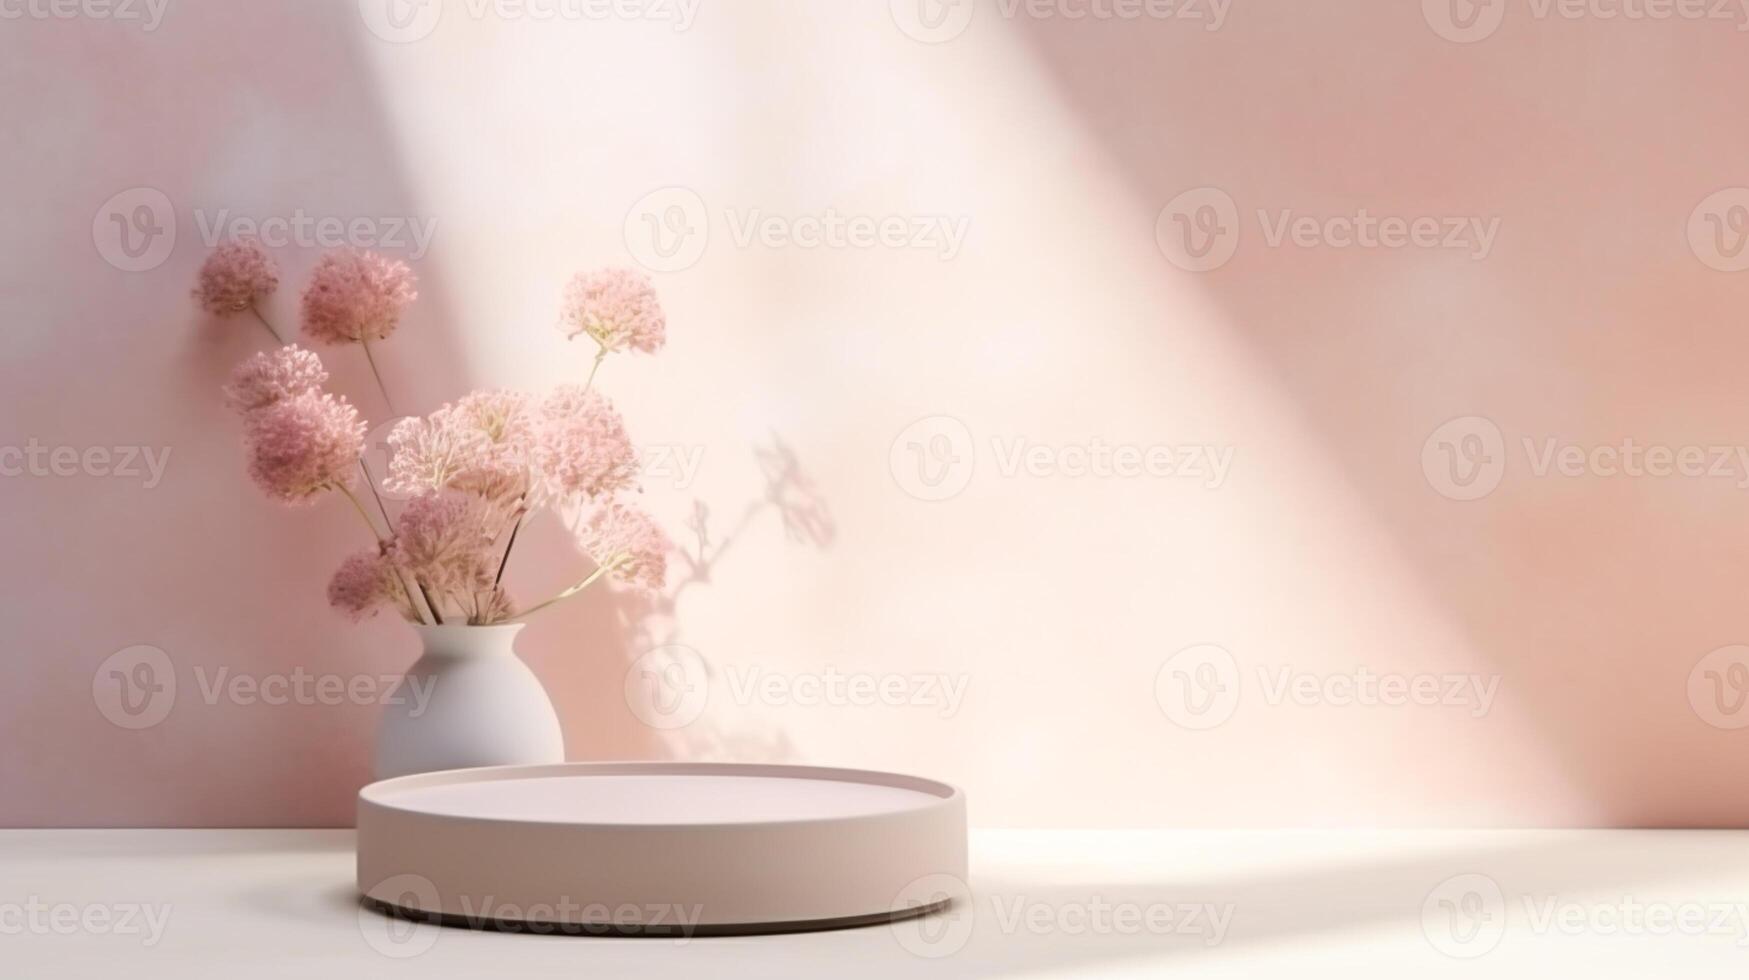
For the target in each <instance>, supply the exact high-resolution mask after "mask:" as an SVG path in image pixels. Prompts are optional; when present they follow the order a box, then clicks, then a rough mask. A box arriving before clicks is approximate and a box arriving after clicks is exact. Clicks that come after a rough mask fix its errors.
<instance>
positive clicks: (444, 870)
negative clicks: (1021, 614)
mask: <svg viewBox="0 0 1749 980" xmlns="http://www.w3.org/2000/svg"><path fill="white" fill-rule="evenodd" d="M965 879H966V816H965V796H964V794H962V793H961V792H960V791H959V790H957V789H955V788H954V787H952V786H948V785H946V784H944V783H938V782H934V781H932V780H927V779H920V778H917V777H914V776H902V775H897V774H893V773H882V772H870V771H863V770H856V769H827V768H817V767H811V766H779V765H744V764H732V763H679V762H675V763H661V762H658V763H647V762H612V763H567V764H563V765H551V766H501V767H491V768H484V769H458V770H451V771H446V772H433V773H422V774H419V775H414V776H402V777H399V778H396V779H387V780H383V781H381V782H377V783H372V784H371V785H369V786H366V787H365V788H364V789H362V790H360V791H359V794H358V889H359V892H360V894H361V896H362V898H363V901H364V902H365V903H366V904H367V905H370V906H372V907H374V908H377V909H378V910H379V911H383V912H386V913H389V914H393V915H401V916H408V917H413V918H417V919H420V920H425V921H435V922H441V923H444V924H446V925H456V926H467V927H472V928H486V929H499V930H509V931H526V932H536V933H568V934H578V935H650V936H709V935H736V934H751V933H767V932H803V931H810V930H816V929H835V928H842V927H846V926H856V925H867V924H871V923H876V922H885V921H890V920H892V919H895V918H903V917H906V916H913V915H923V914H927V913H929V912H932V911H935V910H937V909H940V908H942V907H944V906H946V905H948V904H951V903H952V902H954V901H957V900H961V899H963V898H964V895H963V890H964V887H965V886H964V883H965Z"/></svg>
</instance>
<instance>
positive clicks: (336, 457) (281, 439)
mask: <svg viewBox="0 0 1749 980" xmlns="http://www.w3.org/2000/svg"><path fill="white" fill-rule="evenodd" d="M243 432H244V442H245V445H246V446H247V448H248V454H249V476H250V477H252V478H253V479H254V480H255V484H256V485H257V486H259V487H260V488H261V489H262V490H263V491H264V492H265V493H266V494H267V495H268V496H270V497H273V498H274V499H276V500H280V501H283V502H285V503H288V504H307V503H312V502H313V501H314V500H315V498H316V496H317V495H318V494H320V493H322V492H323V491H324V490H332V489H337V488H345V487H350V486H351V485H352V475H353V471H354V469H355V468H356V467H357V466H358V458H359V456H360V455H361V454H362V453H363V452H364V432H365V424H364V423H363V422H362V421H360V420H359V418H358V410H357V409H355V408H353V407H352V406H351V405H350V404H348V403H347V401H346V399H344V398H340V397H337V396H335V395H331V394H329V393H327V392H324V391H306V392H303V393H301V394H297V395H292V396H291V397H289V398H282V399H280V400H278V401H276V402H274V403H272V404H271V405H268V406H266V407H265V408H258V409H255V410H254V411H251V412H249V413H247V414H246V415H245V416H244V419H243Z"/></svg>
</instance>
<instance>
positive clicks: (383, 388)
mask: <svg viewBox="0 0 1749 980" xmlns="http://www.w3.org/2000/svg"><path fill="white" fill-rule="evenodd" d="M358 346H360V347H363V348H364V360H365V363H367V364H369V365H370V373H371V377H373V378H376V379H377V390H378V391H380V392H382V393H383V404H384V405H387V406H388V407H389V414H390V415H397V416H398V415H400V414H401V413H400V412H397V411H395V400H394V399H393V398H390V397H389V386H388V385H385V384H383V375H382V372H381V371H378V370H377V359H376V358H375V357H374V356H372V354H371V352H370V341H368V340H360V341H359V342H358Z"/></svg>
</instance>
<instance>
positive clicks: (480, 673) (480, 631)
mask: <svg viewBox="0 0 1749 980" xmlns="http://www.w3.org/2000/svg"><path fill="white" fill-rule="evenodd" d="M522 626H523V624H521V623H505V624H500V625H497V626H415V627H413V628H414V629H415V630H417V631H418V633H419V638H420V640H421V641H422V642H423V643H424V645H425V652H424V654H423V655H421V656H420V658H419V659H418V661H416V662H415V663H414V664H413V666H412V667H410V668H408V669H407V673H406V675H405V676H404V677H402V678H401V681H400V683H399V684H397V685H396V686H395V690H394V692H393V695H392V696H391V697H390V698H389V699H388V703H387V704H385V705H384V706H383V715H382V721H381V723H380V725H379V727H378V728H377V750H376V778H378V779H389V778H392V777H395V776H405V775H408V774H409V773H415V772H433V771H435V770H439V769H467V768H471V767H473V766H506V765H540V764H545V763H553V762H564V761H565V737H564V734H563V732H561V731H560V729H559V716H558V713H557V712H555V711H554V710H553V702H552V701H550V700H549V699H548V698H547V692H546V689H545V688H543V687H541V683H540V679H539V678H537V677H535V675H534V671H532V670H529V669H528V665H527V664H525V663H523V662H522V658H521V657H518V656H517V655H516V652H515V650H514V649H512V647H513V645H514V643H515V640H516V634H517V633H519V632H521V631H522Z"/></svg>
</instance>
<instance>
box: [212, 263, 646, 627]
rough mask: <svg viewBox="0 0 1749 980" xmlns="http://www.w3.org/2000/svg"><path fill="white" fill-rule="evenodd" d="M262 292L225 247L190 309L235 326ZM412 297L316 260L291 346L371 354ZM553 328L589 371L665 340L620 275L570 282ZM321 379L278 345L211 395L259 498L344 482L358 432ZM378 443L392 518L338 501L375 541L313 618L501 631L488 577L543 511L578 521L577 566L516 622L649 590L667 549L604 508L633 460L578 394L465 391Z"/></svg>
mask: <svg viewBox="0 0 1749 980" xmlns="http://www.w3.org/2000/svg"><path fill="white" fill-rule="evenodd" d="M277 284H278V278H277V273H276V272H275V271H274V269H273V265H272V261H271V259H269V258H268V257H267V255H266V253H265V252H264V251H262V250H261V249H260V247H259V246H258V245H256V244H254V243H250V242H238V243H231V244H228V245H226V246H223V247H221V248H220V249H218V250H217V251H215V252H214V253H213V255H212V256H211V257H209V258H208V260H207V262H206V264H205V265H204V266H203V267H202V269H201V280H200V287H199V288H198V289H197V290H196V295H197V297H198V298H199V299H200V302H201V305H202V306H203V307H205V308H206V309H208V310H209V311H212V312H214V313H235V312H239V311H241V310H246V309H249V308H250V307H251V306H253V304H254V303H255V302H256V301H258V300H259V299H260V298H262V297H263V296H265V295H267V294H268V293H271V292H272V290H273V289H274V288H275V287H276V286H277ZM415 296H416V293H415V282H414V276H413V271H412V270H411V269H410V268H408V267H407V266H406V265H405V264H404V263H401V262H398V261H394V260H391V259H386V258H384V257H382V256H378V255H373V254H371V253H368V252H363V251H359V250H347V251H339V252H333V253H329V254H328V255H325V256H323V257H322V259H321V260H320V262H319V263H318V264H317V266H316V268H315V270H314V272H313V273H312V274H311V279H310V282H309V284H308V285H307V286H306V287H305V289H304V292H303V332H304V334H305V335H306V336H308V337H310V338H312V339H314V340H318V341H322V342H325V343H354V342H368V341H371V340H381V339H383V338H385V337H387V336H388V335H389V334H390V333H391V332H393V331H394V329H395V327H396V324H397V323H398V321H399V318H400V315H401V312H402V310H403V309H404V308H405V307H406V305H407V304H408V303H410V302H411V301H412V300H413V299H414V298H415ZM564 320H565V323H566V325H567V332H568V333H569V334H570V335H571V336H577V335H579V334H587V335H588V336H589V337H591V338H592V339H594V340H595V341H596V343H597V344H598V345H599V346H600V350H599V351H598V352H597V357H596V362H595V367H596V368H599V367H600V364H601V361H602V359H603V358H605V357H606V355H607V354H608V353H610V352H615V351H625V350H634V351H643V352H654V351H656V350H659V349H660V348H661V347H662V345H663V343H664V340H665V334H666V329H667V326H666V320H665V317H664V315H663V313H662V308H661V305H660V304H659V303H658V302H657V299H656V294H655V290H654V288H653V287H652V286H651V284H650V281H649V279H648V278H647V277H645V276H643V275H641V274H639V273H635V272H630V271H626V270H606V271H602V272H595V273H587V274H581V275H578V276H576V277H575V278H573V279H572V280H571V282H570V284H569V285H568V286H567V288H566V294H565V312H564ZM366 353H368V350H367V351H366ZM372 366H373V369H374V364H373V365H372ZM328 377H329V376H328V372H327V370H326V369H325V368H324V367H323V365H322V362H321V359H320V358H318V357H317V356H316V355H315V354H314V353H312V352H310V351H308V350H305V349H303V348H301V347H297V346H287V347H282V348H279V349H277V350H274V351H270V352H264V353H258V354H255V355H254V356H252V357H250V358H249V359H248V360H246V361H244V362H243V363H242V364H240V365H238V367H237V368H236V370H235V371H234V372H233V373H232V377H231V382H230V384H228V385H227V386H226V387H225V399H226V402H227V403H228V404H229V405H230V406H231V407H232V408H234V409H235V410H237V411H238V412H239V413H240V414H241V415H242V416H243V419H244V440H245V446H246V449H247V454H248V460H249V473H250V476H251V477H252V478H253V479H254V480H255V482H256V483H257V484H258V485H259V486H260V487H261V488H262V490H263V491H265V492H266V493H267V494H268V495H269V496H271V497H273V498H275V499H278V500H281V501H284V502H287V503H292V504H302V503H308V502H311V501H313V500H314V499H315V498H316V497H317V496H318V495H319V494H321V493H323V492H324V491H327V490H331V489H338V490H342V491H346V492H347V493H348V495H350V487H351V485H352V483H353V479H354V474H355V472H359V471H363V465H362V463H361V456H362V452H363V443H364V434H365V428H366V427H365V424H364V422H363V421H361V420H360V419H359V417H358V412H357V410H356V409H354V408H353V407H352V405H350V404H349V403H348V402H347V401H346V399H344V398H341V397H338V396H336V395H333V394H330V393H328V392H326V391H324V390H323V386H324V385H325V384H326V383H327V382H328ZM593 379H594V372H593V370H592V371H591V373H590V375H589V380H590V381H593ZM388 446H389V453H390V456H389V464H388V474H387V476H386V478H385V479H384V480H383V481H382V486H383V488H384V489H385V490H387V491H389V492H390V493H392V494H397V495H399V496H401V497H404V498H406V503H405V505H404V506H403V507H402V508H401V509H400V512H399V513H398V514H395V513H393V512H392V511H391V510H390V509H389V508H387V507H386V506H383V505H382V502H381V500H380V499H379V500H377V503H378V505H379V507H378V511H377V513H379V514H380V515H381V518H382V521H383V525H384V526H385V527H386V529H387V530H386V533H385V532H384V531H382V530H380V529H379V527H378V523H377V521H375V520H373V519H372V516H371V514H370V513H369V512H366V511H365V510H364V504H363V503H362V502H361V501H360V500H359V499H358V498H356V497H354V499H353V503H354V504H357V505H358V506H359V511H360V514H361V515H362V516H363V517H364V520H365V521H366V522H367V523H369V524H370V526H371V531H372V534H373V536H379V541H378V543H377V546H376V547H374V548H372V549H370V550H367V551H363V552H359V553H357V554H354V555H352V556H350V557H348V558H347V559H346V560H345V561H344V562H343V563H342V564H341V566H340V568H339V569H338V570H336V572H335V573H334V576H333V578H332V579H331V580H330V581H329V583H328V600H329V602H330V604H332V605H333V606H334V608H335V609H337V610H339V611H340V612H342V613H344V614H345V615H347V616H349V617H352V618H353V619H362V618H364V617H367V616H370V615H373V614H374V613H375V612H376V611H377V610H379V609H381V608H382V607H384V606H393V607H394V608H396V609H397V610H398V611H399V612H400V613H401V615H402V616H403V617H405V618H407V619H409V620H412V621H415V622H426V621H431V622H449V621H453V618H455V617H461V618H464V619H465V621H466V622H468V623H470V624H484V623H495V622H503V621H505V620H508V619H511V618H512V617H514V616H515V615H516V614H517V613H516V607H515V605H514V604H513V603H512V602H511V600H510V597H509V595H508V594H507V593H506V592H505V590H504V588H503V587H502V585H501V580H502V578H503V576H504V569H505V565H506V563H507V561H508V560H509V555H510V550H511V548H512V546H513V545H514V544H515V542H516V539H517V535H518V533H519V532H521V531H522V530H523V525H524V521H525V518H526V517H527V516H528V514H529V513H530V511H532V510H533V509H535V508H537V507H543V506H553V507H565V508H569V507H572V506H575V507H583V506H589V507H592V508H593V511H592V513H591V514H590V516H589V517H588V518H587V519H586V520H585V521H584V522H583V523H582V524H581V525H580V526H579V527H578V529H577V532H576V535H577V540H578V543H579V545H580V546H581V548H582V549H583V551H584V552H585V553H586V555H587V557H588V558H589V559H590V561H592V562H593V563H594V569H593V573H592V574H590V575H588V576H587V577H586V578H584V579H582V581H580V582H579V583H578V584H577V585H575V586H573V587H572V588H570V589H567V590H564V591H563V592H561V593H559V595H557V596H555V597H553V598H552V599H549V600H547V601H546V602H543V603H539V604H537V605H535V606H533V607H530V608H529V611H530V612H532V611H534V610H536V609H540V608H543V607H545V606H546V605H549V604H550V603H552V602H555V601H558V600H559V599H563V598H566V597H568V596H571V595H574V594H576V593H577V592H579V591H581V590H582V589H583V588H584V587H586V586H588V585H589V584H591V583H592V582H594V581H595V580H596V579H598V578H601V577H612V578H614V579H615V580H617V581H619V582H621V583H623V584H625V585H628V586H631V587H634V588H638V589H646V590H655V589H660V588H661V586H662V582H663V580H664V577H665V575H666V571H667V553H668V551H669V548H670V546H669V543H668V539H667V537H666V536H665V535H664V534H663V533H662V530H661V528H660V527H659V526H657V524H656V522H655V521H653V520H652V519H651V518H650V517H649V516H648V515H646V514H644V513H643V512H642V511H640V510H637V509H636V508H633V507H630V506H628V505H626V504H624V503H622V502H620V501H619V500H618V499H617V498H618V495H619V494H621V493H622V492H624V491H628V490H631V489H633V488H634V487H635V485H636V480H637V474H638V458H637V453H636V451H635V449H634V448H633V446H632V442H631V439H630V437H629V436H628V435H627V434H626V429H625V423H624V421H623V420H622V419H621V418H620V416H619V413H618V412H617V411H615V410H614V407H613V405H612V403H610V402H609V401H608V400H607V399H606V398H604V397H602V396H601V395H600V394H598V393H595V392H592V391H590V390H589V385H588V384H587V383H586V384H584V385H581V386H579V385H562V386H560V387H559V388H558V389H556V390H555V391H553V392H552V394H551V395H549V396H548V397H546V398H544V399H539V400H536V399H532V398H530V397H529V396H527V395H525V394H522V393H520V392H515V391H503V390H484V391H475V392H472V393H470V394H468V395H466V396H465V397H463V398H461V399H459V400H458V401H456V402H453V403H451V404H448V405H444V406H443V407H442V408H439V409H438V410H437V411H435V412H432V413H431V414H430V415H427V416H424V417H421V418H409V419H404V420H402V421H401V422H400V423H398V424H397V425H396V426H395V427H394V429H393V431H392V432H391V433H390V434H389V437H388ZM371 496H372V499H375V498H376V497H377V495H376V494H375V493H373V494H372V495H371Z"/></svg>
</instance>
